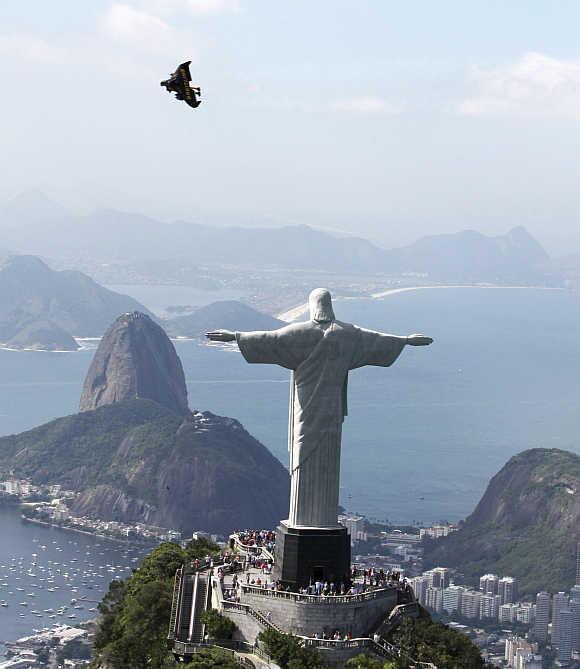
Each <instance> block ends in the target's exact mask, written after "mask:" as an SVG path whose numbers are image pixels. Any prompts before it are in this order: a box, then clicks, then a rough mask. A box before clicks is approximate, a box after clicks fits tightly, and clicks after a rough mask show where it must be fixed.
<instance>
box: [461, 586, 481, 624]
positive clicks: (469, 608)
mask: <svg viewBox="0 0 580 669" xmlns="http://www.w3.org/2000/svg"><path fill="white" fill-rule="evenodd" d="M480 601H481V592H478V591H477V590H466V591H465V592H464V593H463V595H462V597H461V615H462V616H465V617H466V618H477V617H478V616H479V606H480V604H479V603H480Z"/></svg>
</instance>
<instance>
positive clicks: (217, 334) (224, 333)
mask: <svg viewBox="0 0 580 669" xmlns="http://www.w3.org/2000/svg"><path fill="white" fill-rule="evenodd" d="M205 336H206V337H207V338H208V339H209V340H210V341H221V342H227V341H235V340H236V333H235V332H231V331H230V330H214V331H213V332H207V333H206V335H205Z"/></svg>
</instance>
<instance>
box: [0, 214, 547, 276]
mask: <svg viewBox="0 0 580 669" xmlns="http://www.w3.org/2000/svg"><path fill="white" fill-rule="evenodd" d="M36 218H37V216H36ZM32 219H33V220H32V222H31V223H30V225H27V226H22V225H11V224H10V214H9V213H6V211H4V213H3V212H2V210H1V209H0V225H2V227H3V228H4V230H3V233H4V234H3V236H4V240H3V243H5V244H6V245H7V246H9V247H11V248H15V249H20V250H21V251H25V252H27V253H34V254H36V255H54V252H55V249H54V236H55V234H58V236H59V250H58V255H59V257H66V258H69V259H70V258H71V257H72V258H74V257H78V256H79V255H80V256H82V257H87V256H90V257H92V258H93V260H99V261H101V262H111V261H112V260H113V261H123V262H141V261H144V260H149V259H151V258H157V259H166V260H167V259H180V258H184V257H187V258H188V260H189V261H190V262H191V263H192V264H199V265H204V266H205V265H222V266H235V267H240V268H244V267H245V268H246V269H252V268H257V267H259V268H262V269H267V268H271V267H276V268H287V269H301V270H314V269H320V270H325V271H331V272H341V273H342V272H353V273H360V274H386V275H393V274H397V275H400V274H401V273H422V274H427V275H428V276H429V278H431V279H433V280H455V281H459V280H463V281H503V282H506V281H520V282H521V281H535V280H538V279H539V278H542V277H545V276H546V273H548V275H550V272H548V270H546V269H545V268H544V267H543V265H544V264H545V261H546V260H547V254H546V252H545V250H544V249H543V248H542V247H541V245H539V243H538V242H537V241H536V240H535V239H534V238H533V237H532V236H531V235H530V234H529V232H527V231H526V230H525V228H523V227H522V226H516V227H515V228H512V229H511V230H510V231H509V232H508V233H506V234H505V235H497V236H488V235H483V234H482V233H477V232H475V231H462V232H458V233H449V234H444V235H431V236H429V237H424V238H421V239H419V240H418V241H417V242H415V243H413V244H409V245H406V246H402V247H400V248H391V249H385V248H383V247H380V246H377V245H376V244H374V243H372V242H371V241H369V240H367V239H364V238H362V237H357V236H344V235H342V236H341V235H335V234H331V233H329V232H327V231H324V230H321V229H318V228H314V227H311V226H308V225H290V226H282V227H277V228H276V227H240V226H228V227H221V226H220V227H214V226H211V225H207V224H203V223H190V222H185V221H174V222H172V223H162V222H160V221H158V220H155V219H153V218H151V217H148V216H145V215H142V214H135V213H131V212H122V211H116V210H113V209H101V210H97V211H95V212H93V213H91V214H89V215H87V216H77V217H73V218H72V219H71V218H69V217H68V216H67V215H65V214H63V215H62V220H61V231H60V233H57V232H55V231H58V230H59V225H58V222H55V221H54V219H53V218H51V221H50V226H48V229H49V232H50V234H48V233H47V230H46V229H44V228H42V229H39V230H36V228H38V227H39V226H38V225H36V227H35V223H34V220H36V219H35V218H34V216H32ZM40 227H42V226H40ZM45 227H46V226H45ZM34 231H36V232H34ZM33 233H34V234H33ZM241 249H243V250H244V254H243V257H242V256H241V254H240V250H241ZM551 272H552V275H550V276H552V279H554V276H553V270H551Z"/></svg>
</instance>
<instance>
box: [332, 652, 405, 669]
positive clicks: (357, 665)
mask: <svg viewBox="0 0 580 669" xmlns="http://www.w3.org/2000/svg"><path fill="white" fill-rule="evenodd" d="M345 666H346V667H348V669H397V665H396V663H395V662H392V661H391V660H378V659H377V658H375V657H369V656H368V655H364V654H362V653H361V654H360V655H357V656H356V657H352V658H351V659H350V660H348V662H347V663H346V665H345Z"/></svg>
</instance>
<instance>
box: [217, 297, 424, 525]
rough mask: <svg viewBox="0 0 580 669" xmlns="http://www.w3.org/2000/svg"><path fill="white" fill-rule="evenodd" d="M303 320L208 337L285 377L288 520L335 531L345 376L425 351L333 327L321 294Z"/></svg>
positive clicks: (414, 338) (419, 338) (419, 341)
mask: <svg viewBox="0 0 580 669" xmlns="http://www.w3.org/2000/svg"><path fill="white" fill-rule="evenodd" d="M309 306H310V320H308V321H306V322H305V323H294V324H291V325H287V326H285V327H282V328H280V329H279V330H273V331H269V332H229V331H228V330H217V331H215V332H209V333H208V334H207V337H208V338H209V339H210V340H212V341H219V342H229V341H234V340H235V341H237V343H238V346H239V348H240V351H241V352H242V354H243V356H244V358H245V359H246V360H247V361H248V362H254V363H269V364H274V365H280V366H282V367H285V368H286V369H290V370H292V381H291V388H290V415H289V425H288V448H289V451H290V475H291V493H290V514H289V517H288V520H287V521H286V522H285V524H286V525H287V526H289V527H294V528H328V529H330V528H336V527H338V520H337V516H338V493H339V484H340V442H341V435H342V422H343V420H344V417H345V416H346V414H347V380H348V373H349V371H350V370H351V369H356V368H357V367H363V366H364V365H378V366H380V367H388V366H389V365H392V364H393V363H394V362H395V360H396V359H397V358H398V357H399V354H400V353H401V351H402V350H403V348H404V347H405V345H406V344H409V345H411V346H426V345H427V344H430V343H431V342H432V341H433V340H432V339H431V338H430V337H426V336H424V335H418V334H414V335H410V336H408V337H399V336H396V335H390V334H383V333H382V332H373V331H372V330H365V329H363V328H359V327H357V326H355V325H350V324H349V323H342V322H341V321H337V320H336V319H335V317H334V311H333V309H332V301H331V296H330V293H329V292H328V290H325V289H323V288H318V289H317V290H314V291H312V293H310V297H309Z"/></svg>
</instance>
